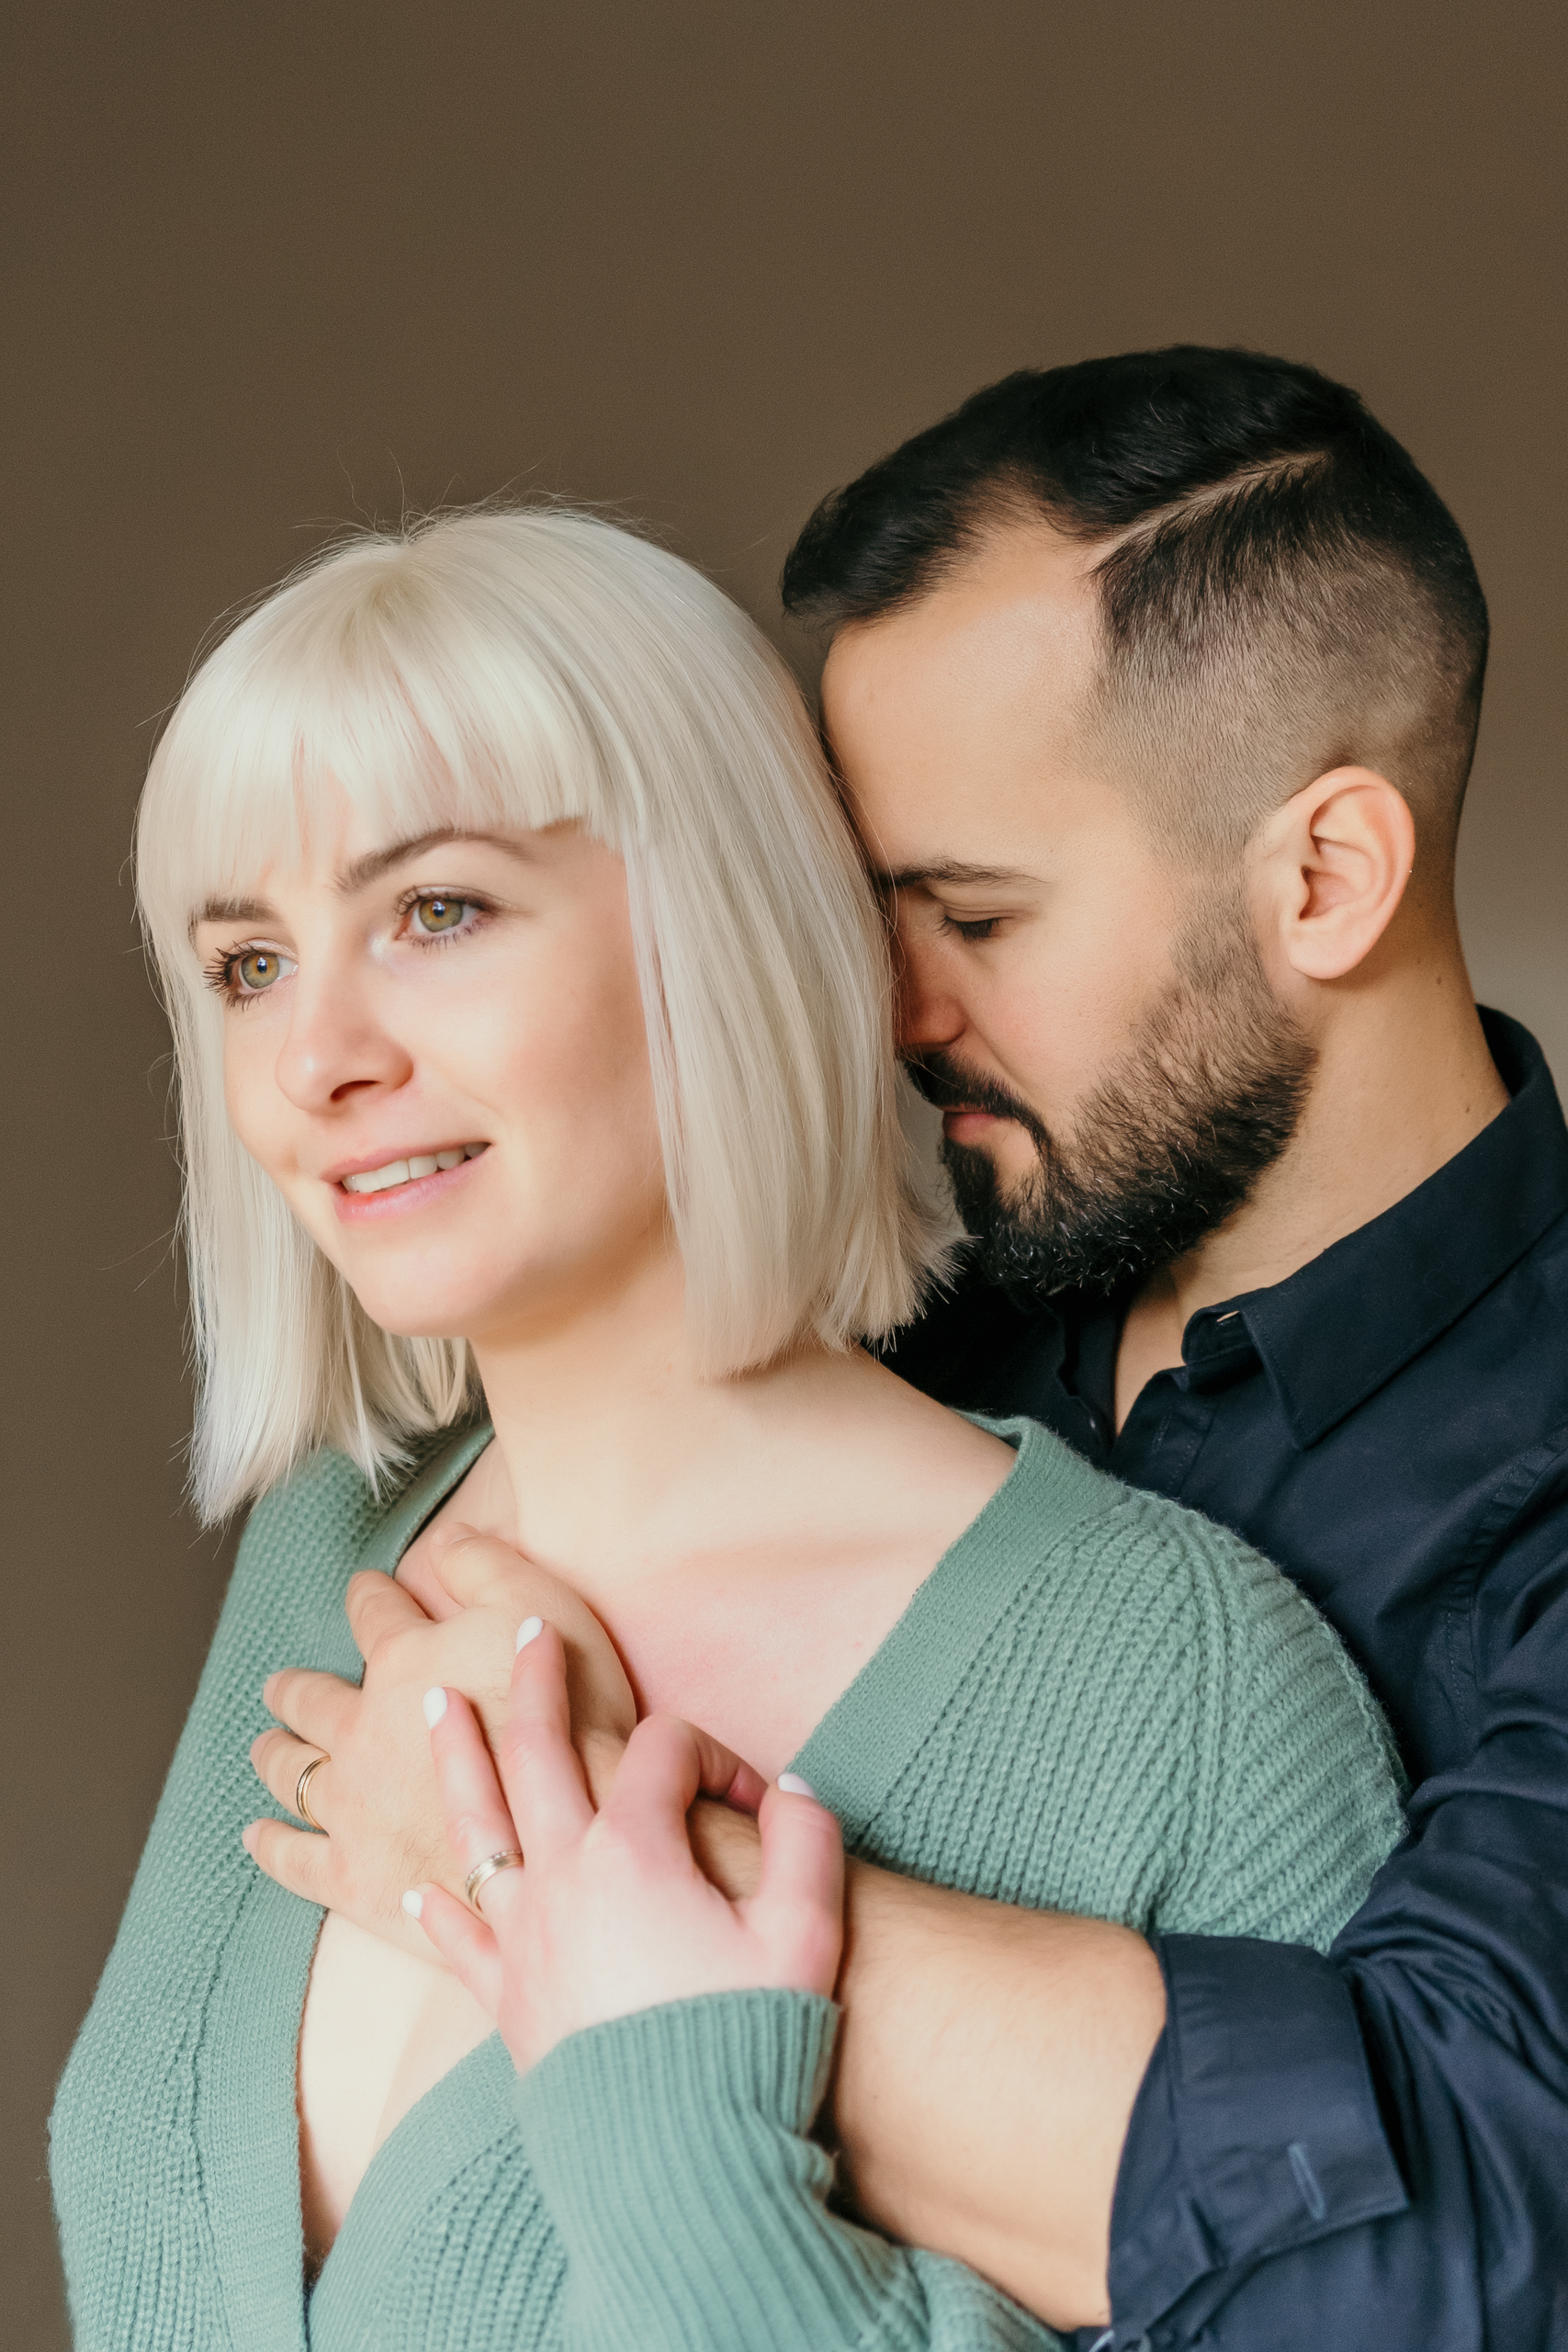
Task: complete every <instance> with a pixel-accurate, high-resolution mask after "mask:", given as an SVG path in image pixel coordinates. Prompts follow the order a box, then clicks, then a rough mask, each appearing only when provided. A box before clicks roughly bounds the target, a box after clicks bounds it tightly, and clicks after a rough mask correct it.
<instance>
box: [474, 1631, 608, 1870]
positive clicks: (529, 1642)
mask: <svg viewBox="0 0 1568 2352" xmlns="http://www.w3.org/2000/svg"><path fill="white" fill-rule="evenodd" d="M497 1754H498V1756H499V1758H500V1763H501V1778H502V1786H503V1787H504V1789H505V1792H506V1803H507V1804H508V1806H509V1807H510V1809H511V1814H512V1818H513V1822H514V1823H515V1824H516V1826H517V1843H518V1844H519V1845H520V1846H521V1847H522V1849H523V1851H524V1852H525V1854H532V1855H535V1856H536V1858H537V1859H538V1860H541V1861H547V1860H554V1858H555V1857H556V1856H557V1855H558V1854H559V1853H561V1852H562V1851H564V1849H566V1848H567V1847H568V1846H570V1845H572V1844H574V1843H575V1842H576V1840H577V1839H578V1838H581V1837H582V1836H583V1834H584V1832H585V1831H586V1830H587V1829H588V1828H589V1827H590V1826H591V1825H592V1820H593V1807H592V1804H590V1802H589V1797H588V1791H587V1788H586V1787H585V1786H584V1783H583V1778H582V1765H581V1759H580V1758H579V1756H578V1754H577V1750H576V1749H575V1748H574V1747H573V1746H572V1744H571V1708H570V1701H569V1699H568V1696H567V1687H566V1654H565V1652H564V1650H563V1649H562V1646H561V1639H560V1635H559V1634H558V1633H557V1632H556V1629H555V1627H554V1626H553V1625H544V1624H541V1623H540V1622H539V1620H538V1618H537V1617H529V1618H526V1619H525V1621H524V1623H523V1626H522V1628H521V1631H520V1633H519V1634H518V1649H517V1655H516V1657H515V1659H514V1660H513V1668H512V1692H511V1697H510V1699H509V1701H508V1702H507V1709H506V1721H505V1724H503V1726H502V1734H501V1737H500V1739H499V1741H498V1742H497Z"/></svg>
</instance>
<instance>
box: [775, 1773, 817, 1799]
mask: <svg viewBox="0 0 1568 2352" xmlns="http://www.w3.org/2000/svg"><path fill="white" fill-rule="evenodd" d="M778 1785H779V1787H780V1788H781V1789H782V1790H783V1791H784V1794H785V1796H786V1797H815V1795H816V1794H817V1792H816V1790H815V1789H814V1788H813V1787H812V1785H811V1783H810V1781H803V1780H802V1779H801V1777H800V1774H799V1773H798V1772H781V1773H780V1774H779V1778H778Z"/></svg>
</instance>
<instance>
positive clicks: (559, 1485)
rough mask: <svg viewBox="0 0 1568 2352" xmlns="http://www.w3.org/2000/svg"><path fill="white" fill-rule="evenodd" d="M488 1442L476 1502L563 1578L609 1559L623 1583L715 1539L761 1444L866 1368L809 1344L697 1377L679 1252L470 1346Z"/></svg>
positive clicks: (783, 1434)
mask: <svg viewBox="0 0 1568 2352" xmlns="http://www.w3.org/2000/svg"><path fill="white" fill-rule="evenodd" d="M474 1352H475V1355H476V1358H477V1360H478V1363H479V1374H480V1378H481V1379H482V1381H483V1384H484V1390H485V1398H486V1402H487V1405H488V1407H489V1410H490V1415H491V1420H492V1421H493V1423H494V1425H495V1434H496V1442H495V1445H494V1447H493V1448H492V1450H491V1454H490V1455H489V1456H488V1457H487V1476H486V1478H485V1480H484V1482H483V1486H482V1489H481V1493H480V1494H479V1495H477V1496H476V1497H475V1498H474V1500H475V1501H476V1502H480V1501H482V1506H483V1510H484V1515H485V1517H486V1518H487V1520H488V1521H490V1522H491V1524H492V1525H493V1526H494V1527H495V1528H496V1529H497V1530H498V1532H504V1533H505V1534H507V1535H508V1536H509V1538H510V1539H511V1540H512V1541H513V1542H515V1543H516V1544H519V1545H520V1546H521V1548H522V1549H523V1550H524V1551H525V1552H526V1553H527V1554H528V1555H529V1556H530V1557H531V1558H533V1559H536V1560H537V1561H538V1562H539V1563H540V1565H541V1566H547V1567H549V1568H550V1569H552V1570H553V1571H554V1572H555V1573H557V1574H558V1575H562V1576H565V1577H568V1578H569V1579H570V1578H572V1577H573V1576H574V1574H576V1573H580V1572H581V1571H582V1570H583V1569H585V1568H588V1567H592V1569H593V1571H594V1573H595V1577H596V1579H602V1578H603V1577H604V1574H605V1573H606V1572H607V1570H608V1568H609V1566H610V1564H612V1563H615V1564H619V1572H621V1573H624V1575H625V1576H626V1579H627V1580H628V1581H632V1580H637V1581H640V1580H641V1579H642V1578H643V1577H647V1576H649V1574H652V1573H657V1572H658V1570H659V1569H660V1566H664V1565H666V1564H669V1563H672V1562H673V1561H674V1560H675V1559H677V1558H680V1559H683V1560H689V1559H690V1558H691V1556H692V1555H693V1554H694V1552H702V1551H705V1550H706V1549H707V1548H708V1547H709V1546H710V1545H716V1544H722V1543H723V1542H724V1541H726V1539H727V1537H729V1536H733V1534H734V1533H735V1532H737V1514H738V1512H739V1513H740V1514H741V1515H742V1517H743V1516H744V1505H745V1498H746V1495H747V1492H748V1490H749V1489H750V1490H751V1491H753V1492H754V1474H755V1473H756V1472H757V1471H759V1470H760V1469H761V1468H762V1467H763V1464H762V1462H761V1461H760V1459H759V1454H760V1453H761V1454H762V1455H764V1456H765V1455H766V1454H767V1453H772V1452H773V1451H774V1450H775V1449H776V1448H778V1447H779V1446H780V1445H781V1444H784V1443H787V1442H788V1435H787V1433H788V1432H789V1431H790V1430H795V1433H796V1434H797V1435H798V1433H799V1430H800V1422H801V1417H802V1414H803V1413H809V1412H810V1411H811V1410H812V1407H813V1405H814V1403H815V1400H816V1397H817V1395H818V1389H819V1387H820V1386H821V1385H823V1384H824V1383H825V1384H826V1385H827V1387H828V1388H829V1389H830V1390H837V1389H838V1388H839V1387H840V1384H842V1383H844V1382H845V1381H846V1380H847V1381H851V1382H857V1381H858V1378H859V1377H863V1376H864V1375H866V1374H871V1375H872V1377H873V1378H874V1377H875V1375H874V1373H873V1368H872V1367H871V1366H870V1364H869V1363H866V1360H865V1359H864V1358H863V1357H862V1356H860V1355H859V1354H858V1352H857V1353H856V1354H855V1355H854V1356H853V1357H852V1358H840V1357H832V1356H829V1355H828V1354H827V1352H826V1351H822V1350H818V1349H813V1350H811V1351H807V1352H806V1353H804V1354H802V1355H798V1356H796V1357H795V1358H792V1359H790V1360H788V1361H787V1362H785V1363H781V1364H777V1365H773V1366H770V1367H769V1368H768V1369H766V1370H765V1371H761V1372H755V1373H750V1374H743V1375H741V1376H739V1377H737V1378H733V1379H728V1380H713V1379H707V1378H704V1377H703V1376H702V1375H700V1374H699V1373H698V1372H697V1370H696V1369H695V1367H694V1363H693V1358H692V1351H691V1347H690V1343H689V1341H688V1339H687V1334H686V1329H685V1317H684V1299H683V1295H682V1283H681V1276H680V1269H679V1265H678V1264H671V1263H670V1262H668V1261H665V1262H662V1263H657V1264H655V1265H654V1266H652V1267H651V1268H649V1269H647V1270H644V1271H642V1272H639V1273H638V1274H637V1276H635V1277H634V1278H633V1279H632V1280H631V1281H630V1282H629V1283H626V1284H624V1285H621V1286H618V1287H617V1288H616V1290H615V1295H613V1297H606V1298H604V1300H602V1301H599V1302H595V1303H594V1304H593V1305H592V1306H584V1307H581V1308H579V1309H578V1310H576V1311H574V1312H571V1313H570V1314H563V1315H562V1316H560V1317H557V1318H554V1319H553V1320H551V1321H550V1322H549V1323H548V1324H546V1325H536V1326H533V1327H531V1328H529V1329H527V1330H526V1331H524V1332H515V1331H514V1332H513V1333H510V1334H508V1335H506V1336H505V1337H502V1338H500V1339H496V1340H491V1341H490V1342H489V1343H479V1344H476V1346H475V1351H474Z"/></svg>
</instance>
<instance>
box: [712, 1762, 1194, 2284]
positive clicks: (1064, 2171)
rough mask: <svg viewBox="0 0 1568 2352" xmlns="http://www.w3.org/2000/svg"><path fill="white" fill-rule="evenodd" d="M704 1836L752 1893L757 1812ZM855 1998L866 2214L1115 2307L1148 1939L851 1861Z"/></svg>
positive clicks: (855, 2175) (1022, 2277) (719, 1816)
mask: <svg viewBox="0 0 1568 2352" xmlns="http://www.w3.org/2000/svg"><path fill="white" fill-rule="evenodd" d="M696 1833H697V1834H696V1838H695V1839H694V1842H695V1844H696V1848H697V1851H698V1854H699V1857H700V1859H701V1860H702V1861H703V1864H704V1867H705V1869H706V1870H707V1871H709V1873H710V1875H712V1876H713V1877H714V1878H716V1880H717V1882H718V1883H720V1884H721V1885H722V1886H723V1887H724V1888H725V1891H726V1892H727V1893H728V1894H732V1895H734V1896H739V1895H742V1894H746V1893H748V1892H750V1887H751V1885H752V1884H753V1883H754V1880H755V1871H756V1855H757V1842H756V1833H755V1829H754V1827H753V1826H752V1825H751V1824H750V1822H749V1821H747V1820H746V1819H744V1818H743V1817H742V1816H741V1815H737V1814H734V1813H731V1812H728V1811H726V1810H725V1809H724V1808H723V1807H721V1806H716V1805H704V1806H700V1807H699V1808H698V1819H697V1823H696ZM839 1997H840V2001H841V2003H842V2005H843V2010H844V2018H843V2024H842V2027H841V2028H840V2038H839V2057H838V2067H837V2072H836V2075H835V2081H834V2090H833V2116H834V2123H835V2127H836V2143H837V2146H838V2149H839V2152H840V2157H841V2160H842V2163H843V2165H844V2167H845V2169H846V2172H847V2177H848V2181H847V2185H848V2186H849V2188H851V2190H852V2194H853V2197H854V2200H855V2203H856V2206H857V2209H858V2210H859V2211H860V2212H861V2213H862V2214H863V2216H864V2217H865V2218H866V2219H867V2220H868V2221H872V2222H876V2223H877V2224H878V2225H879V2226H880V2227H882V2228H883V2229H885V2230H887V2231H889V2232H890V2233H892V2234H894V2235H895V2236H897V2237H899V2238H902V2239H904V2240H905V2241H906V2242H908V2244H910V2245H922V2246H927V2247H930V2248H931V2250H932V2252H934V2253H939V2254H947V2255H952V2256H954V2257H956V2259H958V2260H959V2261H961V2262H965V2263H968V2264H969V2265H970V2266H971V2267H973V2268H974V2269H976V2270H979V2271H981V2272H983V2273H984V2275H985V2276H986V2277H987V2278H990V2279H992V2280H993V2281H994V2282H995V2283H996V2284H997V2285H998V2286H999V2287H1001V2288H1003V2289H1004V2290H1006V2291H1007V2292H1008V2293H1009V2294H1010V2295H1012V2296H1013V2297H1014V2298H1015V2299H1016V2300H1017V2301H1019V2302H1021V2303H1023V2304H1024V2305H1026V2306H1027V2308H1028V2309H1030V2310H1031V2311H1033V2312H1038V2313H1039V2315H1040V2317H1041V2318H1042V2319H1044V2320H1046V2321H1047V2322H1048V2323H1049V2324H1051V2325H1052V2326H1054V2327H1058V2328H1071V2327H1080V2326H1089V2325H1092V2324H1096V2323H1100V2324H1103V2322H1104V2321H1105V2320H1106V2318H1107V2317H1108V2316H1109V2306H1108V2301H1107V2287H1106V2260H1107V2247H1108V2243H1109V2238H1110V2226H1111V2199H1112V2195H1113V2192H1114V2189H1115V2185H1116V2175H1117V2167H1118V2165H1119V2163H1120V2160H1121V2154H1122V2141H1123V2139H1124V2137H1125V2135H1126V2130H1127V2121H1128V2117H1129V2115H1130V2114H1131V2111H1132V2108H1133V2103H1134V2099H1135V2098H1136V2096H1137V2092H1138V2086H1139V2084H1140V2083H1141V2081H1142V2080H1143V2077H1144V2074H1145V2069H1146V2067H1147V2065H1148V2061H1149V2054H1150V2052H1151V2051H1152V2050H1153V2048H1154V2046H1155V2043H1156V2040H1157V2038H1158V2036H1159V2031H1160V2027H1161V2024H1162V2021H1163V2017H1164V1993H1163V1989H1162V1986H1161V1982H1160V1972H1159V1965H1158V1962H1156V1959H1155V1956H1154V1954H1153V1953H1152V1951H1150V1949H1149V1947H1148V1945H1147V1944H1146V1943H1145V1941H1144V1939H1142V1937H1140V1936H1136V1935H1134V1934H1133V1933H1132V1932H1131V1931H1130V1930H1129V1929H1128V1928H1118V1927H1111V1926H1108V1925H1105V1924H1103V1923H1102V1922H1100V1921H1099V1920H1094V1919H1077V1918H1066V1917H1057V1916H1056V1915H1055V1914H1053V1913H1050V1912H1036V1911H1021V1910H1014V1909H1012V1908H1010V1906H1009V1905H1004V1904H998V1903H988V1902H985V1901H982V1900H980V1899H979V1898H978V1897H976V1896H973V1895H966V1894H952V1893H950V1892H948V1891H947V1890H946V1889H944V1888H941V1887H931V1886H923V1885H920V1884H919V1883H916V1882H915V1881H913V1880H910V1879H903V1878H897V1877H895V1876H894V1875H893V1874H892V1873H891V1872H890V1871H882V1870H876V1869H874V1868H872V1867H871V1866H870V1865H869V1864H867V1863H864V1862H854V1863H852V1864H851V1865H850V1871H849V1903H848V1933H847V1938H846V1943H845V1954H844V1968H843V1973H842V1976H841V1978H840V1987H839Z"/></svg>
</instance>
